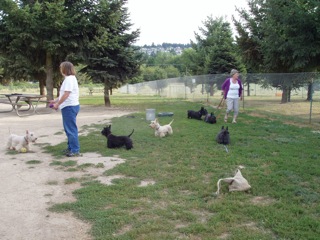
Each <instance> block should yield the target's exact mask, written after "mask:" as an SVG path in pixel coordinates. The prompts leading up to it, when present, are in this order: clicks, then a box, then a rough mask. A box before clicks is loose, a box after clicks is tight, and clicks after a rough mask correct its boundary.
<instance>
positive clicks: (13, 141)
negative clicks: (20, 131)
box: [7, 130, 37, 152]
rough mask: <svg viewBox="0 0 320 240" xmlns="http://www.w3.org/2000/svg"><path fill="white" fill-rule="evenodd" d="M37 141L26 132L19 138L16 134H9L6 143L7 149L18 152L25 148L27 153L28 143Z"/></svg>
mask: <svg viewBox="0 0 320 240" xmlns="http://www.w3.org/2000/svg"><path fill="white" fill-rule="evenodd" d="M36 140H37V138H36V136H35V134H34V133H33V132H29V130H27V131H26V135H24V136H19V135H16V134H10V136H9V138H8V142H7V148H8V149H11V150H16V151H18V152H20V150H21V148H26V149H27V151H30V145H29V143H31V142H33V143H34V142H35V141H36Z"/></svg>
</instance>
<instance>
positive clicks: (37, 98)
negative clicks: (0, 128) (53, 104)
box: [0, 93, 48, 117]
mask: <svg viewBox="0 0 320 240" xmlns="http://www.w3.org/2000/svg"><path fill="white" fill-rule="evenodd" d="M2 95H3V96H4V97H0V104H8V105H10V106H11V107H10V109H8V110H2V111H0V112H12V111H13V110H14V111H15V112H16V114H17V115H18V116H19V117H23V116H29V115H33V114H36V113H38V114H40V112H39V111H38V109H37V108H38V104H39V103H41V102H43V103H46V104H47V103H48V102H47V100H44V98H45V96H44V95H37V94H20V93H10V94H2Z"/></svg>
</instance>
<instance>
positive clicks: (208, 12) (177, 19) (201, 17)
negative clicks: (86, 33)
mask: <svg viewBox="0 0 320 240" xmlns="http://www.w3.org/2000/svg"><path fill="white" fill-rule="evenodd" d="M247 5H248V4H247V0H222V1H218V0H128V4H127V5H126V7H127V8H128V13H129V14H130V20H131V23H133V24H134V25H133V29H137V28H140V32H141V33H140V38H139V39H138V41H137V42H136V44H137V45H144V44H147V45H151V44H152V43H154V44H162V43H164V42H166V43H183V44H187V43H190V40H195V39H194V32H197V33H199V27H203V23H202V22H203V21H205V20H206V19H207V17H208V16H212V17H213V18H216V17H226V20H227V21H228V22H230V24H231V26H232V27H233V24H232V21H231V16H232V15H235V16H236V17H237V15H236V12H235V6H237V7H238V8H248V6H247Z"/></svg>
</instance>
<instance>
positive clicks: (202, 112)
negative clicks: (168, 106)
mask: <svg viewBox="0 0 320 240" xmlns="http://www.w3.org/2000/svg"><path fill="white" fill-rule="evenodd" d="M187 113H188V118H191V119H198V120H201V119H202V116H205V115H207V114H208V111H207V109H205V108H204V107H201V109H200V110H199V111H193V110H188V111H187Z"/></svg>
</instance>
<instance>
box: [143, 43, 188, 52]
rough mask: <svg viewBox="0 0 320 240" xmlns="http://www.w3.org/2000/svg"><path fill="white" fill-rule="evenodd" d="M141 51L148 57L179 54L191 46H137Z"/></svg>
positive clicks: (175, 44) (169, 44)
mask: <svg viewBox="0 0 320 240" xmlns="http://www.w3.org/2000/svg"><path fill="white" fill-rule="evenodd" d="M139 47H140V48H141V51H142V52H144V53H146V54H148V55H150V54H154V53H157V52H171V53H176V54H178V55H179V54H181V53H182V51H183V50H184V49H186V48H190V47H191V44H182V43H162V44H158V45H155V44H152V45H143V46H139Z"/></svg>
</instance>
